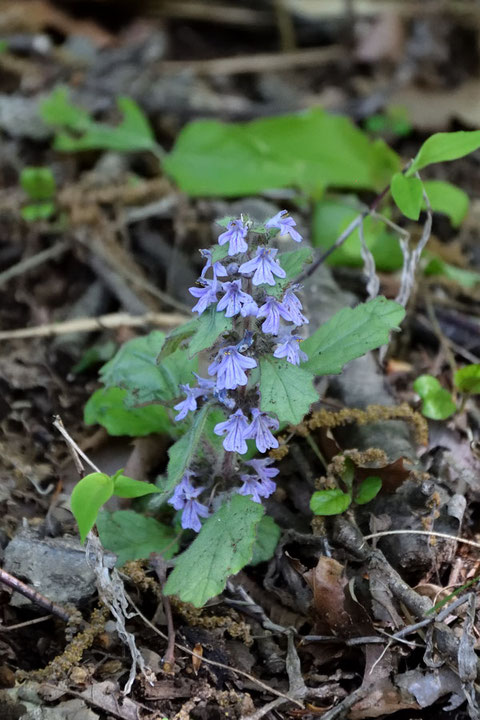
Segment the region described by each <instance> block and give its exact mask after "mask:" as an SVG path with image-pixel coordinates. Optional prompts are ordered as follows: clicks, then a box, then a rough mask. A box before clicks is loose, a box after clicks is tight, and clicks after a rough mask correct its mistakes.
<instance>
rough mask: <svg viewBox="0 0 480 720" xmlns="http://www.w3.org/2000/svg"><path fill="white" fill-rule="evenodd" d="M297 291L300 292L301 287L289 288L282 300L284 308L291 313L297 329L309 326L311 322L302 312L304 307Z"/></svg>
mask: <svg viewBox="0 0 480 720" xmlns="http://www.w3.org/2000/svg"><path fill="white" fill-rule="evenodd" d="M295 290H300V286H299V285H292V287H291V288H288V290H286V291H285V295H284V296H283V300H282V303H283V307H284V308H286V309H287V311H288V312H289V313H290V316H291V317H290V319H291V321H292V322H293V323H294V324H295V326H296V327H299V326H300V325H308V323H309V320H308V318H306V317H305V315H303V313H302V312H301V311H302V309H303V305H302V303H301V301H300V300H299V298H298V297H297V296H296V295H295Z"/></svg>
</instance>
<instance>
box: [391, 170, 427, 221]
mask: <svg viewBox="0 0 480 720" xmlns="http://www.w3.org/2000/svg"><path fill="white" fill-rule="evenodd" d="M390 190H391V193H392V197H393V199H394V200H395V203H396V205H397V207H398V209H399V210H400V211H401V212H402V213H403V214H404V215H406V217H408V218H410V220H418V218H419V217H420V210H421V209H422V200H423V189H422V181H421V180H419V179H418V178H416V177H406V176H405V175H403V173H400V172H398V173H395V175H394V176H393V177H392V182H391V184H390Z"/></svg>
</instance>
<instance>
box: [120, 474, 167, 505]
mask: <svg viewBox="0 0 480 720" xmlns="http://www.w3.org/2000/svg"><path fill="white" fill-rule="evenodd" d="M112 479H113V494H114V495H117V496H118V497H121V498H137V497H143V496H144V495H151V494H152V493H158V492H160V490H159V488H158V487H157V486H156V485H153V484H152V483H148V482H143V481H142V480H134V479H133V478H131V477H127V476H126V475H123V472H122V471H120V472H118V473H116V474H115V475H114V476H113V478H112Z"/></svg>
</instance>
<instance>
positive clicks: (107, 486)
mask: <svg viewBox="0 0 480 720" xmlns="http://www.w3.org/2000/svg"><path fill="white" fill-rule="evenodd" d="M112 495H113V480H112V478H111V477H109V476H108V475H105V474H104V473H100V472H94V473H91V474H90V475H86V476H85V477H84V478H82V479H81V480H80V482H78V483H77V484H76V485H75V487H74V488H73V492H72V495H71V498H70V507H71V510H72V513H73V515H74V517H75V520H76V521H77V525H78V529H79V531H80V538H81V540H82V543H83V542H85V538H86V537H87V535H88V533H89V532H90V530H91V529H92V528H93V526H94V525H95V522H96V520H97V515H98V511H99V510H100V508H101V507H102V505H104V504H105V503H106V502H107V500H110V498H111V497H112Z"/></svg>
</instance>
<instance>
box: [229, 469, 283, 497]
mask: <svg viewBox="0 0 480 720" xmlns="http://www.w3.org/2000/svg"><path fill="white" fill-rule="evenodd" d="M240 480H242V482H243V485H242V487H240V488H238V490H237V493H238V494H239V495H251V496H252V500H253V501H254V502H256V503H261V502H262V497H264V498H267V497H270V495H271V494H272V493H273V492H275V488H276V487H277V486H276V484H275V483H274V482H272V481H271V480H269V481H268V482H269V485H265V483H263V482H262V481H261V479H260V478H259V477H255V475H240Z"/></svg>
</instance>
